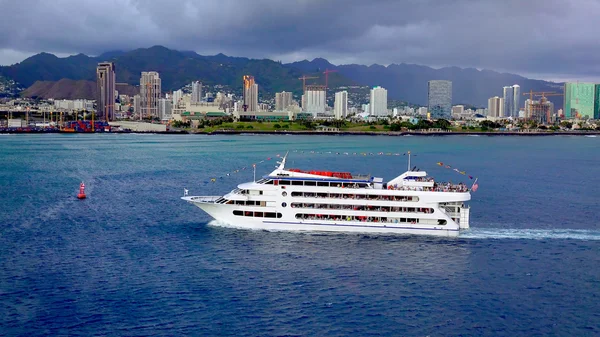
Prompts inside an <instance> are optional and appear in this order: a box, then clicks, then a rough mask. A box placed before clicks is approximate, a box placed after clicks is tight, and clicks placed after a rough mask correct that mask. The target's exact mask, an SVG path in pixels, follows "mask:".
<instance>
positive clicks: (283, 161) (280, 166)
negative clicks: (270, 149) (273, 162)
mask: <svg viewBox="0 0 600 337" xmlns="http://www.w3.org/2000/svg"><path fill="white" fill-rule="evenodd" d="M288 153H290V151H288V152H286V153H285V156H283V158H281V161H280V162H277V163H278V164H279V167H278V168H277V169H278V170H284V169H285V159H286V158H287V155H288Z"/></svg>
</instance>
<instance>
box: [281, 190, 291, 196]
mask: <svg viewBox="0 0 600 337" xmlns="http://www.w3.org/2000/svg"><path fill="white" fill-rule="evenodd" d="M293 194H294V193H292V195H293ZM281 195H282V196H284V197H287V192H286V191H283V192H281Z"/></svg>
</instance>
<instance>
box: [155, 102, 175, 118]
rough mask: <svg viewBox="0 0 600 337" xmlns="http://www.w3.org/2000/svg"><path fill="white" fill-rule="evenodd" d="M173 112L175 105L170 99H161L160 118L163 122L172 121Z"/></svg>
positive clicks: (159, 103) (159, 106)
mask: <svg viewBox="0 0 600 337" xmlns="http://www.w3.org/2000/svg"><path fill="white" fill-rule="evenodd" d="M172 111H173V105H172V104H171V100H170V99H166V98H160V99H159V100H158V118H160V119H161V120H168V119H171V112H172Z"/></svg>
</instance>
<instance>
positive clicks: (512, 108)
mask: <svg viewBox="0 0 600 337" xmlns="http://www.w3.org/2000/svg"><path fill="white" fill-rule="evenodd" d="M502 91H503V94H504V96H503V98H504V109H503V110H504V111H503V112H504V115H503V116H500V117H518V116H519V104H521V87H520V86H519V85H517V84H515V85H511V86H506V87H504V88H502Z"/></svg>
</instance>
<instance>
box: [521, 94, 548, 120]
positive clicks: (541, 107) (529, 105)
mask: <svg viewBox="0 0 600 337" xmlns="http://www.w3.org/2000/svg"><path fill="white" fill-rule="evenodd" d="M524 115H525V118H527V119H531V120H534V121H536V122H537V123H538V124H548V123H551V122H553V118H552V116H553V115H554V103H552V102H550V101H549V100H548V99H547V98H546V97H542V98H541V99H540V100H531V99H527V100H525V114H524Z"/></svg>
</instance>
